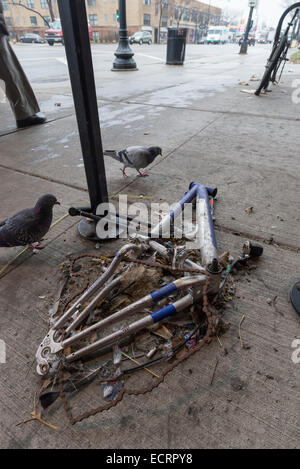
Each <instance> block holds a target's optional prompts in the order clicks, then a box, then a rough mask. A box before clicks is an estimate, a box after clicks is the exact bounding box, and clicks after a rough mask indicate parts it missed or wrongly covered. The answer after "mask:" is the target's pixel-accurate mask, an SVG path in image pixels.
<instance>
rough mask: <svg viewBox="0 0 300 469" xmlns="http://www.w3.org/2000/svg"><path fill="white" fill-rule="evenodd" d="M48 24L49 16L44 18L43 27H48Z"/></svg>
mask: <svg viewBox="0 0 300 469" xmlns="http://www.w3.org/2000/svg"><path fill="white" fill-rule="evenodd" d="M47 21H48V23H47ZM50 22H51V18H50V16H44V25H45V26H47V27H48V24H50Z"/></svg>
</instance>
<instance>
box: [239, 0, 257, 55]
mask: <svg viewBox="0 0 300 469" xmlns="http://www.w3.org/2000/svg"><path fill="white" fill-rule="evenodd" d="M249 7H250V12H249V17H248V23H247V27H246V31H245V34H244V39H243V42H242V45H241V50H240V54H247V51H248V38H249V33H250V29H251V28H252V24H253V22H252V17H253V11H254V8H255V7H256V0H250V1H249Z"/></svg>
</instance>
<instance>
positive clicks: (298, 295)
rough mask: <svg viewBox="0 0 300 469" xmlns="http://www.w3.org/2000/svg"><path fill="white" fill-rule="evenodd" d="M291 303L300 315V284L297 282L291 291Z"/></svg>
mask: <svg viewBox="0 0 300 469" xmlns="http://www.w3.org/2000/svg"><path fill="white" fill-rule="evenodd" d="M290 298H291V303H292V305H293V307H294V309H295V310H296V312H297V313H298V314H300V282H297V283H296V284H295V285H294V286H293V287H292V289H291V291H290Z"/></svg>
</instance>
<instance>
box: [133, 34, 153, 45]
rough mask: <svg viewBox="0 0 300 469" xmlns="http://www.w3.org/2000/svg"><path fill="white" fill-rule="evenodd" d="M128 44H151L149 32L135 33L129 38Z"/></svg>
mask: <svg viewBox="0 0 300 469" xmlns="http://www.w3.org/2000/svg"><path fill="white" fill-rule="evenodd" d="M129 42H130V44H134V43H136V44H140V45H142V44H151V43H152V34H151V33H150V31H137V32H136V33H134V35H133V36H130V38H129Z"/></svg>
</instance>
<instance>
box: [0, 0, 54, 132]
mask: <svg viewBox="0 0 300 469" xmlns="http://www.w3.org/2000/svg"><path fill="white" fill-rule="evenodd" d="M8 36H9V33H8V31H7V28H6V24H5V20H4V16H3V5H2V1H1V0H0V80H3V81H4V83H5V93H6V96H7V98H8V100H9V102H10V105H11V108H12V110H13V113H14V115H15V118H16V122H17V126H18V127H19V128H21V127H27V126H30V125H37V124H43V123H44V122H45V120H46V118H45V117H44V116H42V115H38V113H39V112H40V108H39V105H38V102H37V100H36V97H35V95H34V92H33V91H32V88H31V86H30V84H29V81H28V79H27V77H26V75H25V73H24V71H23V69H22V67H21V65H20V63H19V61H18V59H17V57H16V55H15V53H14V51H13V50H12V48H11V46H10V44H9V41H8Z"/></svg>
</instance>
